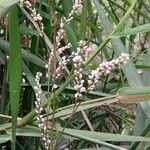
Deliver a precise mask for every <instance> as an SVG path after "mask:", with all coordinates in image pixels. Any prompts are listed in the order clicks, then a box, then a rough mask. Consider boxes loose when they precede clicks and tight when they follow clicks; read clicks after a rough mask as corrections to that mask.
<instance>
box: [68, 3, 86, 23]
mask: <svg viewBox="0 0 150 150" xmlns="http://www.w3.org/2000/svg"><path fill="white" fill-rule="evenodd" d="M82 5H83V0H74V5H73V8H72V10H71V12H70V13H69V16H68V18H67V21H68V22H70V21H71V20H72V18H73V16H74V15H75V14H76V13H77V12H78V9H79V8H81V6H82Z"/></svg>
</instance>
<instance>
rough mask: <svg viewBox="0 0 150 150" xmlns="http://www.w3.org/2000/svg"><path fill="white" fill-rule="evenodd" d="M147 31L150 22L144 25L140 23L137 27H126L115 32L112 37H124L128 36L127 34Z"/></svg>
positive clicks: (149, 28)
mask: <svg viewBox="0 0 150 150" xmlns="http://www.w3.org/2000/svg"><path fill="white" fill-rule="evenodd" d="M149 31H150V23H147V24H144V25H140V26H138V27H134V28H131V29H126V30H124V31H122V32H120V33H117V34H116V35H115V36H113V37H112V38H118V37H124V36H128V35H133V34H137V33H142V32H149Z"/></svg>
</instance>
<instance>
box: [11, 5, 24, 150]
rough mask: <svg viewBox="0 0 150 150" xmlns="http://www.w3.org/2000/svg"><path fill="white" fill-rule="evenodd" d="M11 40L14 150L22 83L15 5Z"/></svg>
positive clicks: (12, 11)
mask: <svg viewBox="0 0 150 150" xmlns="http://www.w3.org/2000/svg"><path fill="white" fill-rule="evenodd" d="M9 41H10V47H9V48H10V102H11V115H12V145H11V148H12V150H15V149H16V125H17V116H18V111H19V99H20V85H21V74H22V68H21V61H22V60H21V46H20V34H19V19H18V8H17V6H16V5H15V6H13V7H12V8H11V10H10V12H9Z"/></svg>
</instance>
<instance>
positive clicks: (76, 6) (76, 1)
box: [56, 0, 83, 48]
mask: <svg viewBox="0 0 150 150" xmlns="http://www.w3.org/2000/svg"><path fill="white" fill-rule="evenodd" d="M82 5H83V0H74V5H73V9H72V10H71V12H70V13H69V15H68V18H64V19H65V20H66V21H67V22H68V23H70V21H71V20H72V19H73V16H74V15H75V14H76V13H77V12H78V10H79V8H80V7H81V6H82ZM64 35H65V30H64V24H63V22H62V20H61V23H60V29H59V30H58V32H57V36H56V44H57V45H56V47H57V48H58V47H59V46H60V41H61V40H62V39H63V37H64Z"/></svg>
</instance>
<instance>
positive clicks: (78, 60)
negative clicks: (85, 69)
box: [73, 54, 85, 99]
mask: <svg viewBox="0 0 150 150" xmlns="http://www.w3.org/2000/svg"><path fill="white" fill-rule="evenodd" d="M73 63H74V74H75V85H74V89H75V90H77V92H76V94H75V98H76V99H79V98H80V97H81V96H82V94H81V93H82V92H84V91H85V87H84V86H83V83H84V80H83V79H82V68H81V64H82V57H81V56H80V55H78V54H77V55H75V57H74V58H73Z"/></svg>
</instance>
